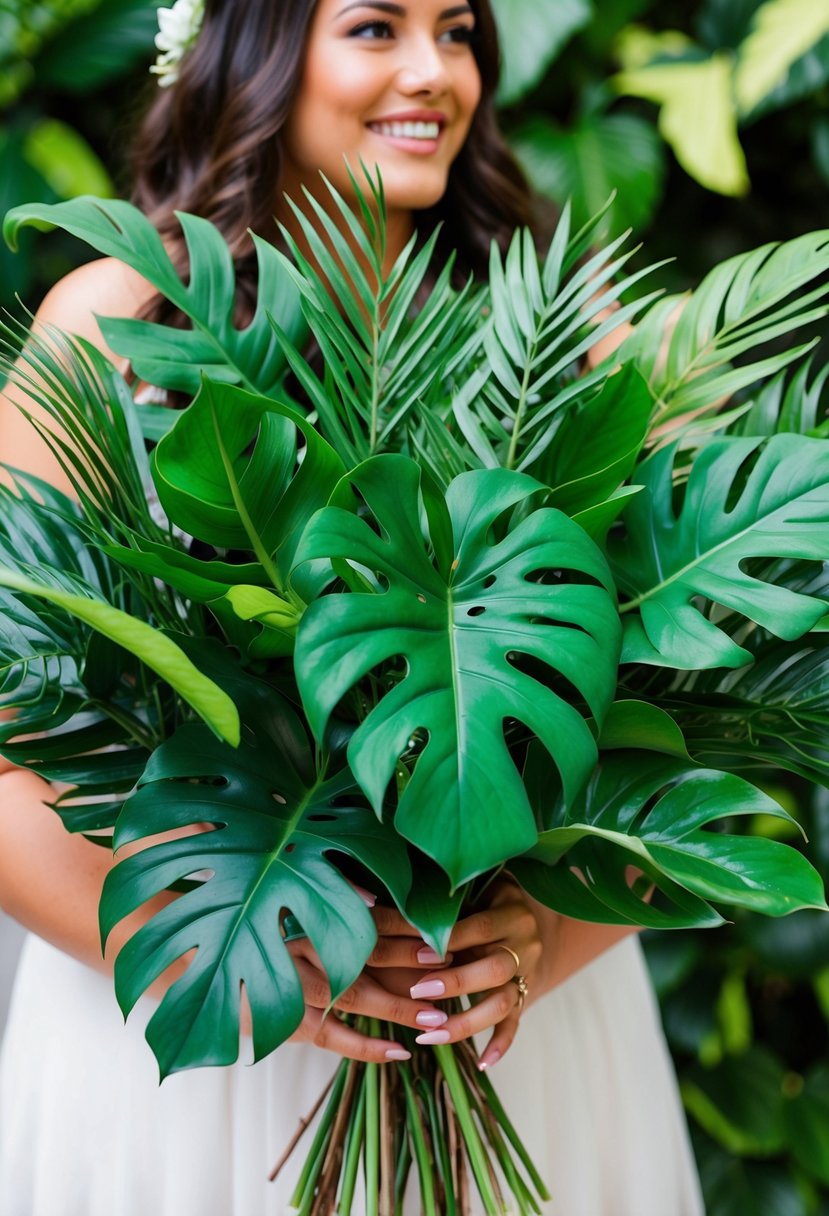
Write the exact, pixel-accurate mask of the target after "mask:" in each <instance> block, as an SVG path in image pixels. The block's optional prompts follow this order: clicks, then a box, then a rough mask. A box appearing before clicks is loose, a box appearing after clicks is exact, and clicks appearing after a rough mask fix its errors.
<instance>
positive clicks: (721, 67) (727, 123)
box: [613, 52, 749, 197]
mask: <svg viewBox="0 0 829 1216" xmlns="http://www.w3.org/2000/svg"><path fill="white" fill-rule="evenodd" d="M613 83H614V85H615V86H616V88H617V89H618V91H619V92H620V93H628V94H631V95H632V96H634V97H645V98H647V99H648V100H649V101H654V102H656V103H657V105H659V106H660V107H661V109H660V113H659V130H660V131H661V132H662V134H663V136H664V137H665V139H666V140H667V141H668V143H669V144H670V145H671V147H672V148H673V150H674V153H675V155H676V158H677V160H678V161H679V163H680V164H681V165H682V167H683V169H685V170H686V172H687V173H689V174H690V175H691V177H693V178H695V179H696V180H697V181H698V182H700V183H701V184H702V185H703V186H705V187H706V188H707V189H709V190H715V191H717V192H718V193H719V194H726V195H733V196H736V197H739V196H741V195H743V194H745V193H746V192H747V190H748V188H749V180H748V171H747V169H746V163H745V156H744V154H743V150H742V147H741V146H740V140H739V137H738V135H737V111H736V109H735V105H734V98H733V92H732V89H733V63H732V59H731V56H730V55H728V54H726V53H723V52H717V53H715V54H714V55H712V56H711V58H710V59H707V60H704V61H702V62H699V61H690V62H686V61H682V62H677V63H664V64H660V63H657V64H652V65H648V66H645V67H641V68H638V69H635V70H632V71H625V72H620V73H619V74H618V75H617V76H615V77H614V78H613Z"/></svg>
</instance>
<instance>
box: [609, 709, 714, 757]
mask: <svg viewBox="0 0 829 1216" xmlns="http://www.w3.org/2000/svg"><path fill="white" fill-rule="evenodd" d="M599 747H600V749H601V750H603V751H616V750H619V749H623V750H630V749H633V750H642V749H644V750H646V751H655V752H662V753H664V754H665V755H667V756H676V757H677V758H678V759H680V760H690V759H691V757H690V756H689V755H688V749H687V747H686V745H685V739H684V738H683V735H682V731H681V730H680V728H679V727H678V726H677V724H676V722H675V721H674V719H673V718H672V717H671V716H670V714H668V713H666V711H665V710H664V709H660V707H659V706H658V705H650V704H648V702H647V701H614V702H613V704H612V705H611V707H610V709H609V710H608V711H607V716H606V718H605V720H604V723H603V724H602V729H601V733H600V734H599Z"/></svg>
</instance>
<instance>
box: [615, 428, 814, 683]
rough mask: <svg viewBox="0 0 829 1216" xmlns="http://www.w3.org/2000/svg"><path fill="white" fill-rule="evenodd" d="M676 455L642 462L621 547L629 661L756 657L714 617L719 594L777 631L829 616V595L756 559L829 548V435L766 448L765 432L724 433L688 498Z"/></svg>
mask: <svg viewBox="0 0 829 1216" xmlns="http://www.w3.org/2000/svg"><path fill="white" fill-rule="evenodd" d="M674 458H675V452H674V451H673V450H672V449H670V448H666V449H664V450H662V451H660V452H657V453H656V454H655V455H654V456H652V457H650V458H649V459H648V460H647V461H646V462H645V463H644V464H643V465H641V466H640V467H639V469H638V470H637V471H636V474H635V477H636V480H637V481H638V482H641V483H642V484H643V486H644V487H645V489H644V490H643V492H642V493H641V494H639V495H637V496H636V497H635V498H633V499H632V500H631V503H630V506H629V507H628V508H627V511H626V512H625V516H624V518H625V523H626V529H627V534H626V538H625V540H624V542H623V541H621V540H618V541H616V542H614V543H613V544H612V545H611V547H610V556H611V562H612V565H613V568H614V571H615V574H616V577H617V580H618V583H619V587H620V589H621V590H622V591H623V592H624V593H625V595H626V596H627V597H628V602H627V603H625V604H623V605H622V609H621V611H622V613H623V615H626V616H627V618H628V619H627V620H626V622H625V626H626V632H625V645H624V651H623V657H624V661H626V662H637V661H638V662H648V663H657V664H664V665H668V666H673V667H678V668H680V669H689V668H709V667H720V666H726V667H739V666H741V665H742V664H744V663H747V662H749V661H750V659H751V654H750V653H749V651H748V650H746V648H745V647H744V646H741V645H739V644H738V643H737V642H736V641H734V640H733V639H732V638H731V637H730V636H729V635H728V634H727V633H726V632H725V630H724V629H723V628H722V627H721V625H720V624H718V623H716V622H715V621H714V620H712V619H710V614H709V613H707V612H706V611H705V608H706V607H707V605H708V604H710V603H714V604H721V605H723V606H724V607H726V608H729V609H731V610H732V612H734V613H736V614H738V615H739V616H740V617H747V618H748V619H749V620H752V621H756V622H757V624H759V625H762V626H763V627H764V628H766V629H768V630H769V631H770V632H771V633H773V634H775V636H777V637H781V638H787V639H793V638H797V637H799V636H801V635H802V634H804V633H806V632H807V631H808V630H809V629H811V628H812V626H813V625H814V624H815V623H816V622H817V621H818V620H820V618H821V617H822V616H823V615H824V613H825V610H826V608H825V603H824V602H823V600H821V599H817V598H815V597H814V596H811V595H805V594H801V593H799V592H798V591H795V590H792V589H789V588H788V587H786V586H783V585H773V584H771V583H769V582H767V581H764V580H763V579H761V578H759V577H755V576H753V575H752V574H749V573H747V572H746V571H745V568H744V564H745V562H746V561H748V559H750V558H755V557H761V558H771V557H786V558H796V557H799V558H804V559H812V560H818V561H821V560H825V559H826V558H827V556H829V446H828V445H826V444H825V443H824V442H823V441H822V440H819V439H807V438H804V437H803V436H800V435H775V436H773V437H772V438H771V439H770V440H769V441H768V443H767V444H765V446H764V447H762V449H760V448H759V441H757V440H753V439H737V438H733V439H720V440H717V441H715V442H713V443H711V444H709V445H708V447H706V448H704V449H703V450H702V452H700V454H699V455H698V457H697V459H696V460H695V462H694V464H693V467H692V469H691V474H690V477H689V479H688V483H687V487H686V490H685V496H684V500H683V502H682V503H681V506H680V507H679V509H676V508H675V505H674V501H675V500H674V483H673V465H674ZM755 461H756V463H753V467H751V465H752V462H755ZM747 466H748V470H747ZM735 491H736V493H737V497H736V501H731V499H732V497H733V496H734V495H735Z"/></svg>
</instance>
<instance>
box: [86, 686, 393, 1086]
mask: <svg viewBox="0 0 829 1216" xmlns="http://www.w3.org/2000/svg"><path fill="white" fill-rule="evenodd" d="M240 690H241V692H240ZM233 691H234V695H235V696H236V697H237V699H238V700H239V701H240V702H241V703H242V704H243V717H244V722H245V729H244V733H243V740H242V744H241V746H240V748H239V749H238V750H237V751H234V750H232V749H230V748H228V747H226V746H223V745H217V744H216V741H215V739H213V738H212V737H211V736H210V734H209V733H208V732H207V731H205V730H204V729H203V728H202V727H200V726H197V725H191V726H185V727H183V728H182V729H181V730H180V731H179V732H178V733H177V734H176V735H175V736H174V737H173V738H172V739H171V740H170V741H169V742H168V743H165V744H164V745H163V746H162V747H161V748H159V749H158V750H157V751H156V752H155V753H154V754H153V756H152V758H151V760H150V762H149V764H148V766H147V770H146V772H145V774H144V776H143V778H142V780H141V783H140V786H139V790H138V792H137V793H136V794H135V795H134V796H133V797H132V798H131V799H130V800H129V801H128V802H127V804H126V806H125V809H124V811H123V813H122V815H121V818H120V819H119V822H118V825H117V831H116V837H115V845H116V847H117V848H120V847H121V846H122V845H124V844H126V843H128V842H130V841H136V840H140V839H142V838H144V837H149V836H153V835H155V834H156V833H158V832H166V831H170V830H173V829H181V828H187V827H190V826H195V825H198V824H201V825H207V824H209V825H210V826H211V828H212V830H211V831H207V832H197V833H196V834H195V835H189V836H185V837H179V838H178V839H176V840H173V841H170V842H168V843H165V844H161V845H155V846H151V847H149V848H147V849H144V850H141V851H140V852H138V853H136V854H135V855H134V856H132V857H130V858H128V859H127V860H125V861H123V862H120V863H119V864H118V865H117V866H116V868H115V869H114V870H113V871H112V873H111V874H110V875H109V877H108V879H107V882H106V885H105V888H104V895H103V899H102V904H101V923H102V930H103V934H104V937H106V936H107V935H108V934H109V932H110V931H111V929H112V927H113V926H114V925H115V924H117V923H118V921H120V920H121V919H122V918H123V917H124V916H126V915H128V914H129V913H130V912H131V911H133V910H134V909H135V908H137V907H139V906H140V905H141V904H143V903H144V902H145V901H146V900H147V899H150V898H151V897H153V896H154V895H155V894H156V893H157V892H159V891H162V890H164V889H165V888H167V887H170V886H171V885H172V884H174V883H177V882H179V881H180V880H182V879H184V878H187V877H188V876H190V875H194V874H197V873H199V872H200V871H202V870H207V871H209V872H210V877H209V878H206V879H205V880H204V881H201V882H199V883H198V885H197V886H196V887H195V888H194V889H193V890H191V891H189V892H188V893H187V894H185V895H182V896H180V897H179V898H177V899H175V900H174V901H173V902H172V903H171V904H169V905H168V906H167V907H166V908H165V909H164V910H163V911H162V912H160V913H158V914H156V915H155V916H154V917H153V918H152V919H151V920H150V921H149V922H148V923H147V924H146V925H145V926H144V927H143V928H142V929H141V930H139V932H138V933H137V934H136V935H135V936H134V937H132V938H131V939H130V941H129V942H128V943H127V945H126V946H125V947H124V948H123V949H122V950H121V952H120V953H119V955H118V959H117V962H116V970H115V981H116V991H117V994H118V999H119V1001H120V1003H121V1006H122V1008H123V1009H124V1010H125V1011H127V1010H129V1009H131V1008H132V1006H133V1005H134V1004H135V1002H136V1001H137V1000H138V998H139V996H140V995H141V993H142V992H143V991H144V990H145V989H146V988H147V987H148V986H149V984H150V983H151V982H152V981H153V980H154V979H155V977H156V976H157V975H159V974H160V973H161V972H162V971H163V970H165V968H166V967H168V966H169V965H170V964H171V963H172V962H174V961H175V960H176V959H178V958H180V957H181V956H182V955H184V954H185V953H186V952H187V951H188V950H190V949H192V948H194V947H195V948H197V952H196V956H195V958H194V960H193V961H192V962H191V963H190V964H189V965H188V968H187V970H186V972H185V973H184V975H183V976H182V977H181V978H180V979H179V980H178V981H177V982H176V983H175V984H174V985H173V986H172V987H171V988H170V990H169V991H168V993H167V995H166V996H165V998H164V1000H163V1001H162V1003H161V1005H160V1007H159V1009H158V1011H157V1012H156V1013H155V1014H154V1015H153V1017H152V1019H151V1021H150V1023H149V1026H148V1030H147V1037H148V1040H149V1042H150V1044H151V1046H152V1048H153V1050H154V1052H155V1053H156V1056H157V1057H158V1060H159V1064H160V1066H161V1072H162V1075H166V1074H167V1073H170V1072H175V1071H178V1070H181V1069H184V1068H191V1067H196V1066H199V1065H206V1064H229V1063H231V1062H232V1061H233V1060H235V1059H236V1057H237V1053H238V1046H239V992H240V984H244V986H245V990H246V993H247V997H248V1000H249V1002H250V1007H251V1010H252V1015H253V1045H254V1052H255V1056H256V1058H257V1059H260V1058H261V1057H262V1056H264V1055H266V1054H268V1053H269V1052H271V1051H273V1050H274V1049H275V1048H276V1047H278V1046H279V1044H280V1043H282V1042H283V1041H284V1040H285V1039H286V1038H288V1037H289V1035H290V1034H292V1033H293V1031H294V1030H295V1029H296V1027H297V1025H298V1024H299V1022H300V1020H301V1018H302V1016H303V1014H304V1011H305V1003H304V1000H303V995H302V988H301V986H300V983H299V978H298V976H297V974H296V971H295V969H294V964H293V962H292V960H291V956H290V954H289V952H288V950H287V947H286V945H285V943H284V941H283V940H282V937H281V934H280V917H281V913H282V911H283V909H284V910H287V911H289V912H291V913H292V914H293V915H294V916H295V917H296V919H297V920H298V921H299V923H300V924H301V925H302V928H303V929H304V930H305V932H306V934H307V935H308V937H309V938H310V940H311V942H312V944H313V946H314V947H315V949H316V950H317V952H318V954H319V956H320V958H321V960H322V963H323V966H324V968H325V971H326V973H327V975H328V979H329V981H330V984H331V988H332V992H333V994H334V995H335V996H336V995H338V994H340V993H342V992H343V991H344V990H345V989H346V988H347V987H348V986H349V985H350V984H352V983H353V982H354V980H355V979H356V978H357V976H358V975H359V973H360V971H361V970H362V968H363V965H364V963H365V960H366V958H367V956H368V954H369V953H370V951H371V949H372V947H373V945H374V942H375V940H376V933H375V929H374V923H373V921H372V918H371V916H370V914H369V912H368V909H367V908H366V906H365V904H364V902H363V900H362V899H361V898H360V896H359V895H358V894H357V893H356V892H355V891H354V889H353V887H352V886H351V885H350V884H349V883H348V882H346V880H345V879H344V878H343V877H342V875H341V873H340V872H339V870H338V869H337V868H336V865H335V863H334V861H333V858H332V855H345V856H347V857H351V858H354V859H355V860H357V861H358V862H359V863H360V864H361V865H363V866H365V867H367V868H368V870H370V871H371V872H372V873H373V874H374V875H375V876H376V877H377V879H378V880H379V881H380V882H381V883H383V884H384V885H385V886H386V887H388V889H389V890H390V891H391V892H392V893H393V895H394V897H395V899H397V900H398V901H399V904H400V906H401V907H402V906H404V904H405V899H406V896H407V894H408V889H409V883H410V880H411V875H410V870H409V864H408V859H407V857H406V852H405V847H404V845H403V843H402V841H399V840H397V839H396V838H395V836H394V834H393V832H392V830H391V829H389V828H384V827H383V826H382V825H381V824H379V823H378V821H377V820H376V818H375V816H374V815H373V814H372V812H371V811H370V810H368V809H367V808H366V807H365V806H364V805H363V802H362V798H361V796H360V794H359V791H358V789H357V788H356V786H355V783H354V781H353V778H352V777H351V776H350V774H349V773H348V771H347V770H342V771H340V772H339V773H335V774H333V775H330V776H326V774H325V773H322V772H318V771H316V769H315V765H314V760H313V755H312V751H311V749H310V747H309V740H308V738H307V735H306V733H305V731H304V728H303V727H302V725H301V723H300V721H299V719H298V718H297V717H296V716H295V715H294V713H293V712H292V710H291V709H290V707H289V706H288V704H287V703H286V702H284V701H283V700H282V699H281V698H280V697H279V696H278V694H276V693H275V692H274V691H273V689H271V688H270V687H268V686H267V685H264V684H262V685H257V684H256V682H254V681H252V680H250V679H248V680H246V681H245V680H244V679H243V677H241V675H240V676H238V677H237V678H236V680H235V681H234V684H233Z"/></svg>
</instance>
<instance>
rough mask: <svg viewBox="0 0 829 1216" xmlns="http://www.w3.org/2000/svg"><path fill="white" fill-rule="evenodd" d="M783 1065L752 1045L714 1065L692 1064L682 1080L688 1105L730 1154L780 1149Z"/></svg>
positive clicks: (691, 1111)
mask: <svg viewBox="0 0 829 1216" xmlns="http://www.w3.org/2000/svg"><path fill="white" fill-rule="evenodd" d="M784 1077H785V1071H784V1068H783V1065H782V1064H781V1063H780V1061H779V1060H777V1059H776V1058H775V1057H774V1056H773V1055H772V1054H771V1053H770V1052H769V1051H767V1050H765V1049H764V1048H762V1047H752V1048H750V1049H749V1050H748V1051H746V1052H744V1053H742V1054H741V1055H738V1056H726V1057H725V1059H724V1060H722V1062H721V1063H720V1064H718V1065H717V1067H716V1068H712V1069H705V1068H702V1067H701V1066H699V1065H696V1066H694V1067H693V1068H692V1069H690V1071H689V1072H687V1073H686V1074H685V1077H684V1078H683V1081H682V1097H683V1099H684V1102H685V1106H686V1108H687V1109H688V1110H689V1111H690V1113H691V1114H692V1115H693V1116H694V1118H695V1119H696V1120H697V1121H698V1122H699V1123H700V1124H702V1126H703V1127H704V1128H705V1130H706V1131H707V1132H708V1134H709V1136H713V1138H714V1139H715V1140H716V1141H717V1142H718V1143H719V1144H721V1145H722V1147H723V1148H724V1149H726V1151H727V1152H729V1153H735V1154H736V1155H738V1156H755V1155H765V1154H769V1155H770V1154H772V1153H776V1152H780V1150H781V1149H782V1148H783V1145H784V1142H785V1137H784V1130H783V1101H784V1099H783V1081H784Z"/></svg>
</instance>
